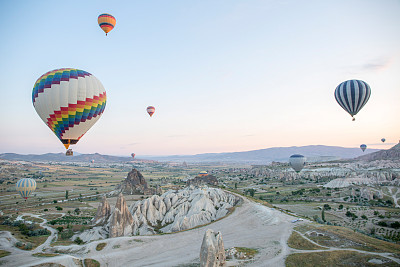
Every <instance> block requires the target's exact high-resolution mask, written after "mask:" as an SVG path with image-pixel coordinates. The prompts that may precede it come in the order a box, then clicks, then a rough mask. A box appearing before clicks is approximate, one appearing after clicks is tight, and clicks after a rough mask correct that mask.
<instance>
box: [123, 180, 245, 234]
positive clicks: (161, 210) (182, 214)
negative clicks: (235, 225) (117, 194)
mask: <svg viewBox="0 0 400 267" xmlns="http://www.w3.org/2000/svg"><path fill="white" fill-rule="evenodd" d="M237 201H238V197H236V196H234V195H232V194H229V193H226V192H224V191H223V190H221V189H218V188H209V187H206V186H205V187H201V188H195V187H187V188H185V189H182V190H179V191H173V190H170V191H168V192H165V193H164V194H163V195H161V196H157V195H154V196H152V197H150V198H148V199H145V200H142V201H138V202H136V203H134V204H132V205H131V207H130V208H129V210H130V212H131V213H132V215H133V225H132V230H133V234H134V235H148V234H155V233H157V232H163V233H170V232H177V231H181V230H186V229H189V228H193V227H195V226H197V225H202V224H207V223H210V222H212V221H215V220H217V219H219V218H221V217H223V216H225V215H226V214H227V213H228V209H229V208H231V207H233V206H234V205H235V204H236V203H237Z"/></svg>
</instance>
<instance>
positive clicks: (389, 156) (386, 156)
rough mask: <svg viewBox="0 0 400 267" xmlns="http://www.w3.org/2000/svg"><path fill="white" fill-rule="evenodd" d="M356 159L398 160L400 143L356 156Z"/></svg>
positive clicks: (399, 157) (399, 158)
mask: <svg viewBox="0 0 400 267" xmlns="http://www.w3.org/2000/svg"><path fill="white" fill-rule="evenodd" d="M356 160H364V161H374V160H400V143H398V144H397V145H395V146H394V147H392V148H390V149H388V150H380V151H377V152H373V153H370V154H367V155H364V156H360V157H358V158H356Z"/></svg>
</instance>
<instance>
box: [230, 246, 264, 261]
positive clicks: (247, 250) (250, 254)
mask: <svg viewBox="0 0 400 267" xmlns="http://www.w3.org/2000/svg"><path fill="white" fill-rule="evenodd" d="M235 249H236V251H237V252H238V253H244V254H245V256H246V257H247V258H250V259H251V258H254V256H255V255H256V254H257V253H258V249H255V248H245V247H235Z"/></svg>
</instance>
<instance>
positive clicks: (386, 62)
mask: <svg viewBox="0 0 400 267" xmlns="http://www.w3.org/2000/svg"><path fill="white" fill-rule="evenodd" d="M391 63H392V59H391V58H390V57H382V58H376V59H373V60H369V61H367V62H364V63H362V64H357V65H353V66H349V67H348V70H347V71H348V72H350V73H359V72H364V71H381V70H384V69H386V68H388V67H389V66H390V65H391Z"/></svg>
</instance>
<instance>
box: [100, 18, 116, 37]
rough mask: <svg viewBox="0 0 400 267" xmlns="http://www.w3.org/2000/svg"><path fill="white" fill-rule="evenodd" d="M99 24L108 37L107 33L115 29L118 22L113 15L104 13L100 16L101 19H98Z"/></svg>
mask: <svg viewBox="0 0 400 267" xmlns="http://www.w3.org/2000/svg"><path fill="white" fill-rule="evenodd" d="M97 22H98V23H99V26H100V28H101V29H102V30H103V31H104V32H105V33H106V36H107V33H109V32H110V31H111V30H112V29H114V27H115V24H116V23H117V20H116V19H115V18H114V17H113V16H112V15H110V14H107V13H104V14H101V15H99V17H98V18H97Z"/></svg>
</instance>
